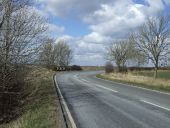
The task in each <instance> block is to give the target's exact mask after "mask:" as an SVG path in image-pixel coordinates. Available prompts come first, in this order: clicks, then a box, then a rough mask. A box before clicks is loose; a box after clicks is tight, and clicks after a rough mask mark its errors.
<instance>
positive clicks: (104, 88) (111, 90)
mask: <svg viewBox="0 0 170 128" xmlns="http://www.w3.org/2000/svg"><path fill="white" fill-rule="evenodd" d="M94 85H95V86H97V87H100V88H103V89H106V90H109V91H112V92H118V91H116V90H113V89H110V88H106V87H104V86H102V85H99V84H94Z"/></svg>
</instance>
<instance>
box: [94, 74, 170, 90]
mask: <svg viewBox="0 0 170 128" xmlns="http://www.w3.org/2000/svg"><path fill="white" fill-rule="evenodd" d="M153 73H154V72H153V71H134V72H129V73H127V74H121V73H110V74H98V75H97V77H99V78H102V79H107V80H111V81H115V82H120V83H126V84H129V85H132V86H140V87H144V88H149V89H153V90H158V91H165V92H170V71H159V72H158V78H157V79H154V78H153Z"/></svg>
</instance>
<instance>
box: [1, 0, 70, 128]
mask: <svg viewBox="0 0 170 128" xmlns="http://www.w3.org/2000/svg"><path fill="white" fill-rule="evenodd" d="M34 7H35V1H34V0H0V125H1V124H4V127H6V125H5V124H7V125H8V124H9V125H8V126H9V128H11V127H12V128H13V127H14V128H41V127H50V128H52V127H57V124H59V122H56V121H58V119H57V115H56V112H58V110H57V105H59V104H56V100H57V97H56V92H55V89H54V86H53V79H52V76H53V74H54V72H52V71H50V69H54V66H68V65H69V64H70V62H71V60H72V50H71V49H70V47H69V46H68V45H67V44H66V43H65V42H64V41H59V42H58V43H56V42H55V40H56V39H51V38H50V36H49V35H48V31H49V23H48V20H47V19H46V18H45V17H44V15H41V14H40V13H38V12H37V11H36V10H35V9H34ZM35 65H36V68H33V67H34V66H35ZM41 66H43V67H46V68H48V69H49V70H47V69H43V68H40V67H41ZM11 121H12V122H11ZM58 127H59V126H58Z"/></svg>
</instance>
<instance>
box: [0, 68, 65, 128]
mask: <svg viewBox="0 0 170 128" xmlns="http://www.w3.org/2000/svg"><path fill="white" fill-rule="evenodd" d="M32 70H33V72H31V73H30V74H29V75H28V77H27V78H26V82H27V84H26V86H25V87H24V94H25V95H28V96H27V97H26V98H25V99H23V101H22V102H23V106H22V108H23V109H22V114H21V115H20V116H19V117H18V118H16V119H14V120H13V121H11V122H10V123H8V124H3V125H0V128H63V124H64V123H63V120H62V113H61V110H60V109H61V108H60V104H59V101H58V98H57V94H56V90H55V86H54V81H53V75H54V74H55V72H54V71H52V70H48V69H46V68H38V67H34V69H32Z"/></svg>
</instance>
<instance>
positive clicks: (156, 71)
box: [154, 67, 158, 79]
mask: <svg viewBox="0 0 170 128" xmlns="http://www.w3.org/2000/svg"><path fill="white" fill-rule="evenodd" d="M157 75H158V67H155V73H154V78H155V79H156V78H157Z"/></svg>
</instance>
